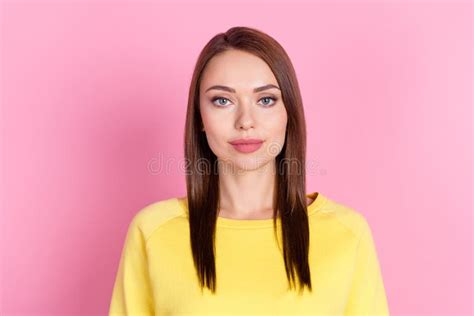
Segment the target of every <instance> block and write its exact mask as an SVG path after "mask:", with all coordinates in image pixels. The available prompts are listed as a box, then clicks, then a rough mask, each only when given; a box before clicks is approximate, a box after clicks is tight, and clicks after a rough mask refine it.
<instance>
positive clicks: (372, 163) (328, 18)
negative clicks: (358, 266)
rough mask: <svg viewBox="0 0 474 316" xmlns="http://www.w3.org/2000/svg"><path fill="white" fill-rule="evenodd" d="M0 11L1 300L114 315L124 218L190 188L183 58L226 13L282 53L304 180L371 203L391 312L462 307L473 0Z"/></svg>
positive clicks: (9, 7) (313, 187) (95, 5)
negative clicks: (301, 113)
mask: <svg viewBox="0 0 474 316" xmlns="http://www.w3.org/2000/svg"><path fill="white" fill-rule="evenodd" d="M1 9H2V14H1V27H2V33H1V50H0V51H1V54H2V56H1V62H2V63H1V71H2V73H1V74H2V76H1V78H2V85H1V89H2V91H1V92H2V95H1V97H2V99H1V101H2V117H1V131H2V137H1V143H2V153H1V158H2V166H3V169H2V180H3V182H2V186H3V187H2V190H1V192H2V202H3V205H2V208H3V210H2V217H3V218H2V227H1V232H2V244H1V251H2V257H3V258H2V260H1V262H2V270H1V271H2V280H1V290H2V307H1V314H2V315H40V314H41V315H73V314H75V315H105V314H106V313H107V310H108V304H109V300H110V296H111V290H112V286H113V281H114V278H115V273H116V269H117V265H118V261H119V256H120V252H121V249H122V246H123V241H124V237H125V233H126V229H127V226H128V224H129V221H130V219H131V218H132V216H133V215H134V214H135V213H136V212H137V211H138V210H139V209H140V208H142V207H144V206H145V205H147V204H149V203H152V202H154V201H157V200H161V199H165V198H170V197H175V196H178V195H183V194H185V182H184V174H183V159H184V158H183V144H182V141H183V126H184V120H185V110H186V102H187V93H188V85H189V82H190V76H191V72H192V69H193V66H194V63H195V60H196V58H197V55H198V53H199V51H200V50H201V48H202V47H203V45H204V44H205V43H206V42H207V41H208V40H209V39H210V38H211V37H212V36H213V35H215V34H216V33H218V32H223V31H225V30H227V29H228V28H229V27H231V26H235V25H246V26H252V27H256V28H259V29H261V30H263V31H265V32H268V33H269V34H270V35H272V36H274V37H275V38H276V39H277V40H278V41H279V42H280V43H281V44H282V45H283V46H284V47H285V49H286V50H287V52H288V54H289V55H290V57H291V59H292V61H293V63H294V66H295V68H296V72H297V75H298V79H299V83H300V88H301V92H302V95H303V100H304V107H305V114H306V119H307V123H308V171H307V173H308V190H309V191H320V192H321V193H323V194H326V195H327V196H329V197H330V198H333V199H335V200H336V201H339V202H341V203H345V204H346V205H348V206H350V207H353V208H355V209H356V210H358V211H360V212H361V213H363V214H364V215H365V216H366V218H367V219H368V221H369V223H370V225H371V227H372V230H373V235H374V238H375V242H376V247H377V251H378V255H379V260H380V264H381V268H382V273H383V277H384V282H385V287H386V291H387V296H388V301H389V307H390V311H391V314H392V315H470V314H471V312H472V306H471V297H472V268H471V267H472V215H471V211H472V199H471V194H472V127H471V126H472V94H471V93H472V90H471V89H472V59H471V55H472V4H470V3H469V2H448V1H444V2H429V1H424V2H410V1H401V2H393V1H392V2H388V1H381V2H379V3H375V2H365V3H363V2H354V1H350V2H344V1H337V2H333V3H329V2H315V3H313V4H310V3H308V2H300V3H298V2H295V1H291V2H290V1H285V2H283V1H280V2H278V3H272V4H269V3H265V1H262V2H258V1H252V2H249V1H241V2H235V3H234V4H229V3H228V2H226V4H225V5H223V4H219V3H218V2H214V3H210V2H208V3H207V4H206V3H204V2H201V3H200V4H191V3H190V2H184V1H179V2H175V4H171V3H163V2H158V1H157V2H151V1H148V2H143V1H142V2H132V1H128V2H124V1H120V2H110V1H92V0H89V1H84V2H81V1H63V2H60V1H50V2H41V1H6V2H5V1H4V2H3V3H2V6H1ZM165 164H167V168H168V169H165V168H166V166H165Z"/></svg>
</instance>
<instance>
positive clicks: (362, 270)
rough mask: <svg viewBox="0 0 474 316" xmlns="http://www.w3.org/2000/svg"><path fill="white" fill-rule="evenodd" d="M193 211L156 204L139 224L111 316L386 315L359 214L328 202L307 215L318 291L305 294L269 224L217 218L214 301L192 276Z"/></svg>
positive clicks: (172, 202) (128, 243) (129, 239)
mask: <svg viewBox="0 0 474 316" xmlns="http://www.w3.org/2000/svg"><path fill="white" fill-rule="evenodd" d="M316 194H317V192H313V193H311V194H307V196H308V197H311V198H314V197H315V196H316ZM186 202H187V200H186V196H185V197H176V198H170V199H166V200H162V201H158V202H155V203H152V204H150V205H148V206H146V207H144V208H143V209H141V210H140V211H139V212H138V213H137V214H136V215H135V216H134V218H133V219H132V221H131V223H130V225H129V227H128V232H127V236H126V238H125V243H124V247H123V250H122V254H121V259H120V263H119V266H118V270H117V275H116V279H115V284H114V288H113V292H112V297H111V302H110V306H109V315H137V316H138V315H157V316H165V315H169V316H174V315H220V316H225V315H272V316H276V315H314V316H316V315H327V316H337V315H365V316H379V315H383V316H385V315H389V310H388V304H387V298H386V294H385V289H384V283H383V279H382V273H381V268H380V266H379V262H378V257H377V252H376V247H375V243H374V240H373V238H372V233H371V229H370V226H369V225H368V222H367V221H366V219H365V218H364V216H363V215H361V214H360V213H358V212H357V211H356V210H354V209H351V208H349V207H347V206H344V205H342V204H339V203H336V202H335V201H333V200H331V199H329V198H328V197H326V196H324V195H322V194H321V193H319V194H318V196H317V198H316V200H314V201H313V202H312V203H311V204H310V205H309V206H308V216H309V223H310V252H309V265H310V272H311V283H312V285H313V292H312V293H310V292H309V291H308V290H307V289H306V288H305V291H304V293H303V294H302V295H298V292H297V291H292V290H290V289H289V284H288V281H287V278H286V274H285V266H284V262H283V257H282V254H281V252H280V249H279V248H278V244H277V242H276V239H275V236H274V233H273V226H272V225H273V221H272V219H257V220H252V219H247V220H239V219H230V218H224V217H218V219H217V226H216V244H215V245H216V248H215V249H216V252H215V255H216V259H215V260H216V285H217V292H216V294H212V293H211V291H210V290H208V289H207V288H205V289H204V292H201V291H200V287H199V284H198V278H197V274H196V272H195V270H194V264H193V261H192V255H191V247H190V241H189V226H188V221H187V217H186V214H187V204H186ZM277 227H278V228H279V227H280V220H279V219H278V226H277ZM279 237H281V233H279Z"/></svg>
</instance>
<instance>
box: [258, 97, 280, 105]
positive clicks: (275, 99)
mask: <svg viewBox="0 0 474 316" xmlns="http://www.w3.org/2000/svg"><path fill="white" fill-rule="evenodd" d="M263 99H270V100H272V101H273V103H272V104H265V106H266V107H270V106H273V105H274V104H275V102H276V101H277V98H274V97H263V98H261V99H260V100H263Z"/></svg>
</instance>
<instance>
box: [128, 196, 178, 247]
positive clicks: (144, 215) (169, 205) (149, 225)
mask: <svg viewBox="0 0 474 316" xmlns="http://www.w3.org/2000/svg"><path fill="white" fill-rule="evenodd" d="M180 201H181V197H171V198H166V199H161V200H158V201H155V202H152V203H149V204H147V205H145V206H144V207H142V208H141V209H139V210H138V211H137V212H136V213H135V215H134V216H133V218H132V220H131V223H130V226H131V227H133V228H135V229H139V230H140V231H141V233H142V234H143V236H144V237H145V239H147V238H148V237H149V236H150V235H151V234H152V233H153V232H154V231H155V230H156V229H157V228H159V227H161V226H163V225H165V224H166V223H168V222H170V221H172V220H173V219H176V218H181V217H184V216H185V215H186V214H185V210H184V209H183V207H182V206H181V202H180Z"/></svg>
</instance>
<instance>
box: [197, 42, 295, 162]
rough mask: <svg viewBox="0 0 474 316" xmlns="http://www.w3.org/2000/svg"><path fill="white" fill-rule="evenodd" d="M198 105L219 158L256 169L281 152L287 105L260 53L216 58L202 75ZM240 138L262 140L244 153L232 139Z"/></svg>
mask: <svg viewBox="0 0 474 316" xmlns="http://www.w3.org/2000/svg"><path fill="white" fill-rule="evenodd" d="M215 86H218V87H215ZM261 87H262V88H261ZM256 88H261V89H260V90H257V91H254V89H256ZM199 107H200V111H201V117H202V121H203V124H204V127H203V128H204V132H205V133H206V137H207V142H208V144H209V147H210V148H211V150H212V151H213V153H214V154H215V155H216V156H217V157H218V159H219V161H220V162H224V163H226V164H227V163H229V164H231V165H232V166H233V167H235V168H237V169H244V170H253V169H257V168H260V167H262V166H264V165H266V164H267V163H268V162H272V161H274V159H275V157H276V156H277V155H278V154H279V153H280V152H281V149H282V148H283V145H284V142H285V132H286V123H287V113H286V108H285V105H284V103H283V101H282V96H281V91H280V87H279V85H278V83H277V80H276V78H275V76H274V75H273V72H272V71H271V69H270V67H269V66H268V65H267V64H266V63H265V62H264V61H263V60H262V59H260V58H259V57H257V56H255V55H253V54H251V53H248V52H245V51H241V50H228V51H225V52H224V53H221V54H219V55H216V56H214V57H213V58H212V59H211V60H210V61H209V62H208V64H207V65H206V68H205V69H204V72H203V74H202V78H201V84H200V87H199ZM242 138H244V139H246V138H253V139H260V140H262V141H263V143H262V145H261V146H260V148H258V149H257V150H256V151H253V152H242V151H240V150H238V149H237V148H236V147H234V146H233V145H232V144H230V143H229V142H231V141H234V140H237V139H242ZM240 148H244V149H245V148H246V147H245V146H242V147H240ZM247 148H248V147H247Z"/></svg>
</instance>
